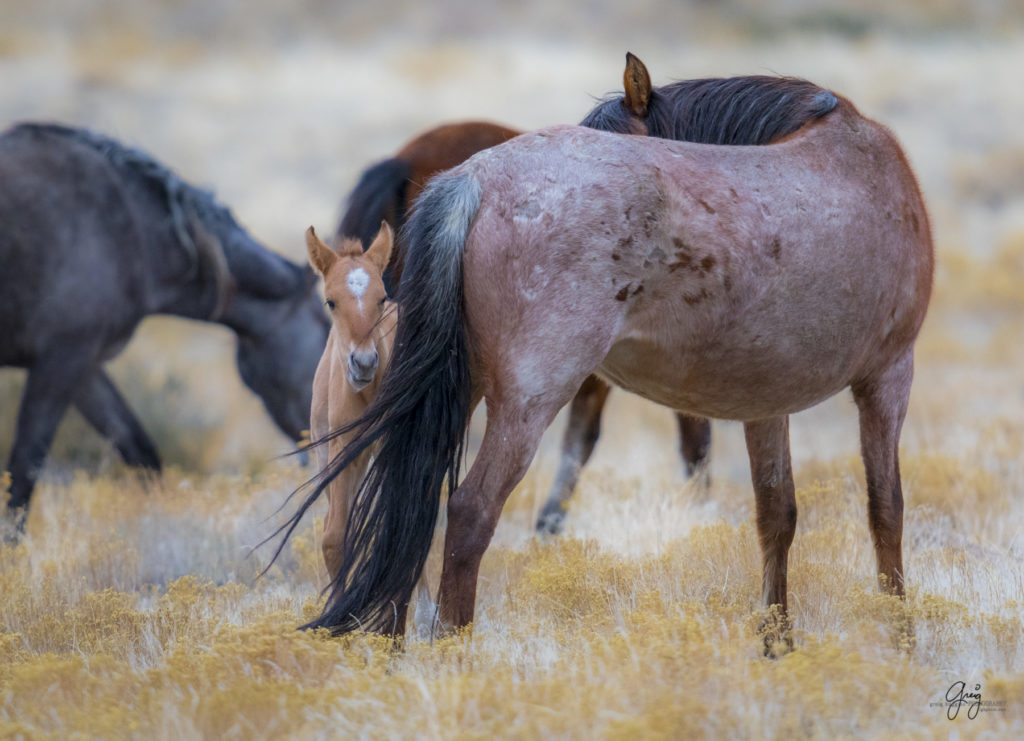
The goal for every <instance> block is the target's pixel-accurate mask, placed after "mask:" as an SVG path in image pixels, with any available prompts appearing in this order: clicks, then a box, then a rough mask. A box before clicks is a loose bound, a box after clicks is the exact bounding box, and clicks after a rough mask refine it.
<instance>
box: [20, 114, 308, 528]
mask: <svg viewBox="0 0 1024 741" xmlns="http://www.w3.org/2000/svg"><path fill="white" fill-rule="evenodd" d="M0 224H2V228H0V263H2V264H3V270H2V272H0V364H2V365H13V366H20V367H23V368H27V369H28V380H27V382H26V384H25V389H24V392H23V396H22V400H21V406H20V408H19V410H18V419H17V428H16V437H15V442H14V446H13V449H12V451H11V458H10V466H9V471H10V474H11V486H10V500H9V502H8V505H7V506H8V508H9V510H10V511H11V512H12V513H17V515H16V521H17V523H18V525H19V527H20V526H22V525H23V521H24V520H23V517H24V512H25V509H26V508H27V506H28V503H29V498H30V496H31V494H32V489H33V486H34V484H35V481H36V478H37V476H38V474H39V469H40V467H41V466H42V464H43V461H44V459H45V457H46V453H47V450H48V449H49V447H50V443H51V441H52V439H53V435H54V432H55V430H56V428H57V424H58V422H59V421H60V419H61V417H62V416H63V414H64V411H65V410H66V409H67V407H68V406H70V405H73V406H75V407H76V408H77V409H78V410H79V411H80V412H81V413H82V415H83V416H84V417H85V419H86V420H87V421H88V422H89V423H90V424H91V425H92V426H93V427H95V428H96V430H97V431H98V432H99V433H100V434H101V435H103V436H104V437H106V438H107V439H109V440H110V441H111V442H112V443H113V444H114V445H115V447H116V448H117V450H118V452H119V453H120V454H121V456H122V457H123V458H124V460H125V462H126V463H128V464H129V465H133V466H141V467H144V468H149V469H154V470H159V468H160V459H159V456H158V454H157V451H156V446H155V445H154V444H153V441H152V440H151V439H150V438H149V436H148V435H147V434H146V432H145V430H143V428H142V425H141V424H140V423H139V422H138V420H137V419H136V418H135V416H134V415H133V414H132V411H131V409H129V407H128V405H127V404H126V402H125V400H124V399H123V398H122V397H121V395H120V394H119V393H118V391H117V389H116V388H115V387H114V385H113V383H112V382H111V380H110V378H109V377H108V376H107V375H106V373H105V372H104V370H103V364H104V362H106V361H107V360H109V359H110V358H112V357H113V356H114V355H116V354H117V353H118V352H119V351H120V350H121V349H122V348H123V347H124V345H125V344H126V343H127V342H128V340H129V338H130V337H131V335H132V333H133V331H134V330H135V328H136V326H137V325H138V324H139V322H140V321H141V320H142V318H143V317H144V316H146V315H148V314H161V313H162V314H176V315H178V316H183V317H188V318H191V319H200V320H204V321H213V322H218V323H220V324H223V325H226V326H228V327H230V328H231V329H232V330H234V331H235V333H236V334H237V335H238V353H237V360H238V369H239V372H240V373H241V376H242V380H243V381H245V383H246V384H247V385H248V386H249V388H251V389H252V390H253V391H255V392H256V393H257V394H258V395H259V396H260V397H261V398H262V400H263V403H264V404H265V406H266V408H267V411H268V412H269V413H270V415H271V417H272V418H273V419H274V421H275V422H276V423H277V425H278V426H279V427H280V428H281V429H282V430H283V431H284V432H285V433H286V434H287V435H288V436H290V437H291V438H292V439H293V440H299V439H300V437H301V435H302V432H303V431H304V430H305V429H306V426H307V421H308V413H309V404H310V398H311V392H310V389H311V387H312V382H313V374H314V372H315V369H316V364H317V361H318V360H319V358H320V353H321V351H322V350H323V347H324V342H325V341H326V338H327V330H328V325H327V321H326V318H325V317H324V315H323V310H322V308H321V306H320V301H319V298H318V296H317V293H316V280H315V276H314V274H313V272H312V271H311V270H309V269H305V268H303V267H301V266H299V265H296V264H294V263H292V262H290V261H288V260H285V259H284V258H282V257H280V256H278V255H276V254H274V253H272V252H270V251H269V250H267V249H266V248H265V247H263V246H262V245H260V244H259V243H258V242H256V241H255V240H254V239H253V238H252V237H250V236H249V234H247V233H246V231H245V230H244V229H243V228H242V227H240V226H239V225H238V224H237V223H236V222H235V220H234V218H233V217H232V215H231V213H230V212H229V211H228V210H227V209H226V208H224V207H223V206H221V205H219V204H218V203H217V202H216V201H215V200H214V199H213V197H212V195H211V194H209V193H207V192H204V191H202V190H199V189H197V188H195V187H193V186H191V185H189V184H188V183H186V182H184V181H183V180H181V179H180V178H179V177H178V176H177V175H175V174H174V173H173V172H171V171H170V170H169V169H167V168H166V167H165V166H163V165H161V164H159V163H158V162H156V161H155V160H154V159H153V158H152V157H150V156H149V155H147V154H145V153H143V152H141V151H139V150H137V149H132V148H128V147H125V146H123V145H121V144H119V143H118V142H115V141H113V140H111V139H108V138H106V137H103V136H100V135H97V134H94V133H91V132H89V131H85V130H82V129H74V128H67V127H63V126H57V125H51V124H21V125H18V126H15V127H14V128H11V129H10V130H8V131H7V132H5V133H4V134H3V135H2V136H0Z"/></svg>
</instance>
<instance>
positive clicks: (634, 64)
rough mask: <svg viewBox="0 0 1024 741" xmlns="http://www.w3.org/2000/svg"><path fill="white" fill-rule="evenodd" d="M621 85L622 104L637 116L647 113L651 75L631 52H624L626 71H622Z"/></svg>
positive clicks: (643, 115)
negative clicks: (623, 90) (624, 93)
mask: <svg viewBox="0 0 1024 741" xmlns="http://www.w3.org/2000/svg"><path fill="white" fill-rule="evenodd" d="M622 85H623V87H624V88H625V90H626V95H625V96H624V97H623V99H622V105H624V106H625V107H626V110H627V111H629V112H630V113H632V114H633V115H634V116H636V117H637V118H644V117H645V116H646V115H647V106H648V105H650V103H651V75H650V74H649V73H648V72H647V67H646V66H645V65H644V63H643V62H641V61H640V59H639V58H638V57H636V56H634V55H633V53H632V52H628V51H627V52H626V71H625V72H623V73H622Z"/></svg>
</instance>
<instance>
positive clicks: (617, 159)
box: [295, 80, 933, 643]
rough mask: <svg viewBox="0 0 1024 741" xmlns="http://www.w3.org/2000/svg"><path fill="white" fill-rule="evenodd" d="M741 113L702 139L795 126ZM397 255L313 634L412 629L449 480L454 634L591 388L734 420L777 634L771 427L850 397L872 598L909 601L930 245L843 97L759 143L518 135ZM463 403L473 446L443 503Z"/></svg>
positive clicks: (780, 523) (784, 516)
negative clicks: (532, 466) (919, 367)
mask: <svg viewBox="0 0 1024 741" xmlns="http://www.w3.org/2000/svg"><path fill="white" fill-rule="evenodd" d="M777 84H778V85H780V86H786V85H787V81H784V80H780V81H778V82H777ZM771 87H772V83H771V82H768V81H765V82H763V84H762V85H761V88H762V89H761V93H762V95H766V96H768V95H769V90H770V89H771ZM709 94H713V91H712V92H711V93H709ZM756 98H757V96H752V97H750V98H749V99H748V101H747V102H748V104H747V105H744V106H739V107H735V108H733V109H732V110H733V112H734V113H735V115H734V116H731V117H730V116H726V117H719V118H718V119H717V123H716V125H718V126H722V127H725V128H732V127H736V126H751V125H755V126H769V125H775V124H776V123H778V122H773V121H765V120H764V118H763V117H764V115H769V116H781V117H786V116H788V115H789V110H788V109H778V108H772V107H771V106H768V105H758V104H757V100H756ZM769 99H771V96H769ZM407 237H408V239H409V242H408V257H407V260H406V268H405V272H404V275H403V278H402V283H401V286H400V289H399V298H400V304H401V316H400V318H399V321H398V325H397V330H396V337H395V345H394V354H393V355H392V358H391V363H390V365H389V367H388V369H387V370H386V372H385V374H384V377H383V379H382V382H381V387H380V389H379V392H378V395H377V397H376V399H375V400H374V402H373V403H372V404H371V405H370V407H369V408H368V409H367V411H366V412H365V413H364V414H363V415H362V416H361V417H360V419H359V420H357V421H356V422H355V423H354V424H353V425H350V426H349V427H348V428H343V429H342V430H340V431H335V432H334V433H332V434H335V435H349V434H353V437H352V440H351V442H350V443H349V444H348V445H347V446H346V447H345V449H344V451H343V452H342V453H341V455H340V456H338V457H336V458H335V459H334V460H333V461H332V462H331V465H330V468H329V470H328V471H327V472H326V475H325V476H323V477H322V478H321V479H320V481H319V482H318V485H317V490H315V491H313V492H312V493H311V494H310V495H309V496H308V497H307V499H306V501H305V502H304V503H303V507H302V508H303V509H304V508H306V507H308V506H309V505H310V504H311V502H312V501H314V499H315V497H316V495H317V494H318V493H319V490H322V489H323V488H324V487H325V486H327V485H328V484H329V482H330V481H331V480H332V479H333V478H334V477H336V476H337V475H339V473H340V472H341V471H343V470H344V469H345V468H346V466H348V465H349V464H350V463H351V462H352V461H354V460H356V459H357V458H358V457H359V456H360V455H362V453H363V452H364V451H365V450H367V449H368V448H370V446H376V450H377V453H376V457H375V458H374V461H373V462H372V463H371V465H370V467H369V470H368V471H367V474H366V477H365V479H364V482H363V485H362V487H361V489H360V492H359V494H358V496H357V498H356V500H355V502H354V504H353V507H352V513H351V516H350V517H349V522H348V528H347V531H346V535H345V542H344V546H343V563H342V566H341V569H340V571H339V573H338V575H337V577H336V578H335V580H334V582H333V584H332V586H331V591H330V594H329V596H328V601H327V604H326V606H325V608H324V611H323V613H322V614H321V615H320V617H319V618H318V619H317V620H315V621H313V622H312V623H311V625H312V626H324V627H328V628H330V629H331V630H332V631H334V632H344V631H350V630H354V629H360V628H361V629H373V630H379V631H382V632H386V633H401V632H403V631H404V626H405V612H406V610H407V604H408V601H409V598H410V594H411V593H412V590H413V588H414V585H415V583H416V580H417V578H418V577H419V575H420V572H421V570H422V568H423V565H424V562H425V559H426V555H427V552H428V549H429V546H430V542H431V537H432V535H433V530H434V524H435V521H436V518H437V515H438V509H439V505H440V501H441V494H442V490H443V489H444V486H445V484H446V483H447V486H448V490H449V492H450V494H449V497H448V504H447V514H448V526H447V532H446V535H445V545H444V554H443V558H444V561H443V567H442V575H441V583H440V590H439V606H438V609H439V620H440V628H441V629H442V630H451V629H455V628H458V627H461V626H465V625H468V624H469V623H471V621H472V620H473V614H474V605H475V600H476V583H477V573H478V568H479V565H480V559H481V557H482V556H483V553H484V551H485V550H486V548H487V546H488V544H489V542H490V540H491V537H492V535H493V533H494V530H495V527H496V525H497V521H498V517H499V515H500V513H501V510H502V505H503V504H504V502H505V499H506V498H507V496H508V495H509V493H510V492H511V491H512V488H513V487H514V485H515V484H516V483H517V482H518V481H519V480H520V478H521V477H522V476H523V474H524V472H525V471H526V469H527V467H528V465H529V463H530V461H531V459H532V458H533V455H534V453H535V451H536V449H537V445H538V443H539V440H540V437H541V434H542V433H543V431H544V429H545V428H546V427H547V426H548V424H549V423H550V422H551V420H552V418H553V417H554V416H555V414H556V413H557V411H558V410H559V409H560V408H561V407H562V406H563V405H564V404H565V403H567V402H568V401H569V400H570V399H571V398H572V397H573V395H574V394H575V393H576V391H577V390H578V389H579V386H580V384H581V383H583V381H584V380H585V379H586V378H587V377H588V376H589V375H590V374H592V373H598V374H599V375H600V376H601V377H603V378H605V379H607V380H608V381H610V382H612V383H615V384H616V385H620V386H622V387H624V388H626V389H628V390H630V391H633V392H634V393H637V394H639V395H641V396H644V397H646V398H648V399H651V400H653V401H655V402H657V403H660V404H663V405H666V406H669V407H672V408H674V409H679V410H684V411H686V412H689V413H691V414H695V415H700V416H703V417H715V418H723V419H732V420H739V421H742V422H743V423H744V427H745V434H746V440H747V450H748V453H749V457H750V467H751V479H752V482H753V488H754V493H755V501H756V513H757V514H756V519H757V530H758V536H759V540H760V545H761V551H762V558H763V599H764V603H765V604H766V605H768V606H778V607H777V614H778V615H779V621H778V622H776V623H775V629H776V630H778V631H779V632H781V633H783V634H785V633H786V632H787V626H788V616H787V612H786V606H787V589H786V574H787V559H788V551H789V546H790V544H791V542H792V539H793V534H794V531H795V527H796V514H797V513H796V501H795V496H794V486H793V477H792V470H791V464H790V454H789V434H788V419H789V417H788V415H790V414H792V413H794V412H797V411H800V410H802V409H806V408H808V407H810V406H812V405H814V404H817V403H818V402H820V401H822V400H823V399H826V398H828V397H830V396H832V395H834V394H836V393H838V392H839V391H841V390H842V389H844V388H846V387H849V388H850V389H851V390H852V392H853V397H854V400H855V401H856V404H857V407H858V410H859V414H860V428H861V448H862V455H863V459H864V465H865V470H866V476H867V491H868V522H869V526H870V529H871V534H872V539H873V541H874V545H875V552H876V557H877V573H878V575H879V581H880V583H881V585H882V586H883V588H886V589H889V590H892V591H893V592H895V593H897V594H900V595H902V594H903V584H904V573H903V565H902V546H901V540H902V510H903V498H902V492H901V487H900V477H899V464H898V458H897V446H898V441H899V436H900V430H901V427H902V422H903V419H904V416H905V413H906V409H907V401H908V397H909V393H910V384H911V377H912V375H913V346H914V341H915V339H916V336H917V333H918V331H919V329H920V326H921V323H922V321H923V319H924V315H925V311H926V308H927V304H928V300H929V296H930V293H931V284H932V272H933V255H932V245H931V235H930V227H929V223H928V217H927V214H926V211H925V208H924V204H923V201H922V198H921V194H920V190H919V188H918V185H917V182H916V180H915V178H914V175H913V173H912V172H911V169H910V166H909V164H908V162H907V160H906V158H905V156H904V154H903V152H902V150H901V149H900V146H899V144H898V143H897V141H896V139H895V137H894V136H893V135H892V134H891V133H890V132H889V131H888V130H887V129H885V128H884V127H882V126H881V125H879V124H877V123H874V122H872V121H870V120H868V119H866V118H864V117H863V116H861V115H860V114H859V113H858V111H857V110H856V109H855V107H854V106H853V104H852V103H850V102H849V101H848V100H845V99H842V98H836V99H834V104H833V106H832V110H831V112H829V113H827V114H826V115H824V116H821V117H819V118H816V119H814V120H812V121H811V122H810V123H807V124H805V125H804V126H802V127H801V128H800V129H799V130H798V131H796V132H794V133H792V134H791V135H789V136H787V137H784V138H782V139H781V140H777V141H776V142H775V143H774V144H771V145H767V146H757V147H750V146H746V147H736V146H716V145H704V144H692V143H685V142H669V141H663V140H659V139H654V138H645V137H622V136H614V135H610V134H606V133H601V132H596V131H592V130H589V129H586V128H576V127H559V128H554V129H547V130H541V131H539V132H536V133H532V134H526V135H523V136H520V137H517V138H515V139H513V140H511V141H509V142H508V143H506V144H503V145H500V146H498V147H495V148H492V149H488V150H485V151H484V152H481V153H480V154H478V155H476V156H475V157H473V158H471V159H470V160H468V161H467V162H466V163H464V164H463V165H461V166H459V167H457V168H455V169H453V170H451V171H449V172H448V173H445V174H443V175H440V176H438V177H437V178H435V179H434V180H432V181H431V183H430V184H429V185H428V187H427V188H426V190H425V191H424V193H423V195H422V196H421V198H420V200H419V201H418V204H417V207H416V209H415V211H414V213H413V215H412V218H411V220H410V223H409V225H408V229H407ZM481 399H483V400H485V401H486V404H487V425H486V431H485V433H484V438H483V441H482V443H481V447H480V451H479V453H478V454H477V456H476V458H475V461H474V463H473V465H472V467H471V468H470V470H469V473H468V474H467V476H466V478H465V479H464V480H463V481H462V482H461V484H460V483H458V473H459V468H460V464H461V462H462V457H463V453H464V441H465V433H466V425H467V421H468V419H469V416H470V413H471V411H472V410H473V408H474V406H475V405H476V404H477V403H478V402H479V401H480V400H481ZM301 513H302V509H300V511H299V512H298V513H297V514H296V515H295V517H296V518H297V517H300V516H301ZM767 642H768V639H767V638H766V643H767Z"/></svg>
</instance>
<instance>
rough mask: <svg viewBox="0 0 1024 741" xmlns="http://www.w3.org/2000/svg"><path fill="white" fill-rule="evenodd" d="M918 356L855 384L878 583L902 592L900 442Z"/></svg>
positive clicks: (869, 522) (898, 592)
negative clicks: (914, 359) (915, 360)
mask: <svg viewBox="0 0 1024 741" xmlns="http://www.w3.org/2000/svg"><path fill="white" fill-rule="evenodd" d="M913 376H914V361H913V356H912V355H911V354H909V353H908V354H907V355H906V356H905V357H904V358H902V359H901V360H900V361H898V362H896V363H894V364H893V365H891V366H889V367H888V368H886V369H885V370H884V371H882V372H880V373H878V374H876V375H875V376H873V377H872V378H870V379H868V380H865V381H862V382H859V383H856V384H854V385H853V386H852V391H853V399H854V401H856V402H857V409H858V411H859V412H860V444H861V455H862V456H863V458H864V473H865V476H866V478H867V486H868V525H869V526H870V528H871V538H872V540H873V541H874V543H875V556H876V558H877V561H878V569H877V573H878V580H879V585H880V586H881V588H882V589H883V590H884V591H888V592H891V593H893V594H898V595H899V596H901V597H902V596H903V488H902V486H901V484H900V461H899V442H900V431H901V430H902V428H903V419H904V417H905V416H906V414H907V404H908V402H909V399H910V382H911V380H912V378H913Z"/></svg>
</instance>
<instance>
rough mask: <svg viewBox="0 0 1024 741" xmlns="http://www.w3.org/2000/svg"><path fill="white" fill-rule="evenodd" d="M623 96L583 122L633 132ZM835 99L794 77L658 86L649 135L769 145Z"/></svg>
mask: <svg viewBox="0 0 1024 741" xmlns="http://www.w3.org/2000/svg"><path fill="white" fill-rule="evenodd" d="M622 100H623V95H622V94H621V93H613V94H611V95H608V96H606V97H605V98H604V99H603V100H602V101H601V102H600V103H598V105H597V106H596V107H595V108H594V109H593V110H592V111H591V112H590V113H589V114H587V117H586V118H584V119H583V121H582V122H581V123H582V125H583V126H587V127H589V128H592V129H599V130H601V131H613V132H617V133H623V134H625V133H635V132H634V131H633V129H632V128H631V125H632V124H633V123H634V122H635V120H636V119H635V118H633V116H632V115H631V114H630V113H629V111H627V110H626V108H625V106H623V105H622ZM838 102H839V101H838V99H837V98H836V96H835V95H834V94H833V93H831V92H830V91H828V90H825V89H824V88H821V87H818V86H817V85H815V84H814V83H811V82H808V81H807V80H801V79H799V78H795V77H770V76H767V75H753V76H748V77H726V78H707V79H700V80H682V81H680V82H674V83H672V84H670V85H665V86H664V87H658V88H654V89H653V90H652V92H651V100H650V103H649V105H648V109H647V117H646V118H645V119H644V123H645V124H646V125H647V133H648V135H650V136H656V137H660V138H662V139H675V140H677V141H689V142H697V143H701V144H731V145H742V144H769V143H771V142H773V141H776V140H778V139H780V138H782V137H784V136H787V135H789V134H792V133H793V132H794V131H796V130H797V129H799V128H800V127H801V126H803V125H804V124H806V123H807V122H808V121H811V120H813V119H816V118H820V117H821V116H824V115H825V114H826V113H828V112H829V111H831V110H832V109H833V108H835V107H836V105H837V104H838Z"/></svg>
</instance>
